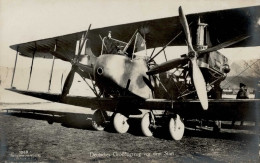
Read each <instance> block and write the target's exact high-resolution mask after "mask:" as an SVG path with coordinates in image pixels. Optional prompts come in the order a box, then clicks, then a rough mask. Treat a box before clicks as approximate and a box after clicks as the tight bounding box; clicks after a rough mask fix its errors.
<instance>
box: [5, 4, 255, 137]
mask: <svg viewBox="0 0 260 163" xmlns="http://www.w3.org/2000/svg"><path fill="white" fill-rule="evenodd" d="M259 20H260V6H253V7H246V8H237V9H228V10H219V11H212V12H203V13H197V14H189V15H187V16H186V15H185V14H184V12H183V10H182V8H181V7H179V16H174V17H167V18H162V19H154V20H146V21H141V22H134V23H129V24H122V25H115V26H109V27H103V28H96V29H91V25H90V26H89V28H88V30H87V31H82V32H77V33H73V34H68V35H63V36H57V37H53V38H47V39H43V40H36V41H31V42H27V43H21V44H16V45H12V46H10V47H11V49H13V50H16V51H17V54H16V61H17V56H18V55H21V56H25V57H30V58H32V64H31V69H30V77H29V83H28V88H29V85H30V78H31V73H32V70H33V61H34V58H35V57H42V58H46V59H53V64H54V60H55V59H61V60H63V61H66V62H70V63H71V70H70V72H69V74H68V76H67V78H66V80H65V83H64V86H63V89H62V92H61V94H53V93H50V92H35V91H30V90H28V89H27V90H18V89H15V88H11V89H10V90H12V91H15V92H18V93H22V94H25V95H30V96H34V97H39V98H43V99H47V100H50V101H55V102H61V103H66V104H71V105H77V106H84V107H88V108H91V109H94V110H96V111H95V113H94V115H93V118H92V125H93V127H94V128H95V129H96V130H103V129H104V127H105V125H106V124H107V122H111V123H112V124H113V126H114V128H115V130H116V131H117V132H118V133H126V132H127V131H128V129H129V124H128V122H127V121H128V118H129V116H130V115H136V114H142V112H141V111H140V109H146V110H149V112H147V113H146V114H144V116H143V118H142V120H141V129H142V132H143V134H144V135H145V136H152V135H153V132H154V128H156V127H157V126H165V127H166V128H168V130H169V133H170V135H171V137H172V138H173V139H174V140H180V139H181V138H182V137H183V134H184V128H185V127H184V122H183V119H185V120H186V119H210V120H233V118H234V117H235V118H236V119H237V120H239V119H243V120H253V121H258V117H259V113H258V109H257V108H259V103H260V101H259V100H256V99H246V100H234V99H233V100H232V99H221V88H220V83H221V82H222V81H223V80H224V79H225V77H226V75H227V73H228V72H229V71H230V67H229V65H228V59H227V58H226V57H225V56H224V55H223V54H221V53H220V52H219V51H218V50H219V49H222V48H235V47H248V46H259V45H260V39H259V38H260V37H259V36H260V25H259ZM169 46H187V47H188V52H187V54H180V57H179V58H175V59H171V60H167V57H166V54H165V49H166V48H167V47H169ZM158 47H160V48H161V49H160V50H159V51H158V52H157V53H155V49H156V48H158ZM149 49H150V51H151V54H147V51H148V50H149ZM158 55H165V59H166V61H165V62H163V63H156V61H155V58H156V57H157V56H158ZM169 55H171V54H169ZM246 55H250V54H246ZM16 61H15V65H16ZM52 72H53V66H52V71H51V75H50V80H49V88H50V85H51V81H52ZM75 73H78V74H79V75H80V76H81V77H82V78H83V79H84V80H85V81H86V83H87V84H88V86H89V87H90V89H91V90H92V91H93V92H94V94H95V95H96V97H79V96H71V95H69V91H70V88H71V85H72V84H73V79H74V75H75ZM14 75H15V68H14V73H13V79H12V84H11V86H12V85H13V80H14ZM209 88H212V89H209ZM49 90H50V89H49ZM154 110H162V112H161V113H160V114H155V112H154ZM107 111H111V112H113V115H112V116H111V117H110V116H108V115H107Z"/></svg>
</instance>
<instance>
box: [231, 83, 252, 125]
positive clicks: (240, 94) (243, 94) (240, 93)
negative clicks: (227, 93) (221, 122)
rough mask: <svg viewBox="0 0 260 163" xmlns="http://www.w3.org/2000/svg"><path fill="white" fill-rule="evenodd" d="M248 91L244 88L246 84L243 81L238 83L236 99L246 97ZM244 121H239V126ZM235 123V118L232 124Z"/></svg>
mask: <svg viewBox="0 0 260 163" xmlns="http://www.w3.org/2000/svg"><path fill="white" fill-rule="evenodd" d="M248 98H249V97H248V92H247V89H246V85H245V84H244V83H240V89H239V91H238V92H237V97H236V99H248ZM243 124H244V121H241V123H240V126H243ZM234 125H235V120H233V121H232V126H234Z"/></svg>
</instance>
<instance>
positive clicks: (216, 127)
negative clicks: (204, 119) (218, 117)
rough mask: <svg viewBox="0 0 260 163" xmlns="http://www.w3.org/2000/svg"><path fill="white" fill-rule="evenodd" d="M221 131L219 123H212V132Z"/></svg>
mask: <svg viewBox="0 0 260 163" xmlns="http://www.w3.org/2000/svg"><path fill="white" fill-rule="evenodd" d="M220 130H221V121H214V124H213V132H216V133H218V132H220Z"/></svg>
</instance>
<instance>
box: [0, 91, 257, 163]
mask: <svg viewBox="0 0 260 163" xmlns="http://www.w3.org/2000/svg"><path fill="white" fill-rule="evenodd" d="M2 93H3V92H2ZM1 95H3V94H1ZM8 95H10V96H11V97H12V98H18V99H20V100H21V101H19V100H16V102H15V103H14V102H13V101H12V100H7V99H10V97H9V98H7V96H8ZM5 98H6V99H5ZM0 102H1V103H0V104H1V106H0V107H1V109H2V111H0V138H1V142H0V145H1V148H0V162H2V161H10V162H12V161H19V162H25V161H29V162H37V161H40V162H51V161H57V162H61V161H67V162H111V161H112V162H122V161H124V162H219V161H220V162H221V161H224V162H258V158H259V149H258V148H259V143H258V138H259V136H258V134H256V131H255V130H253V126H252V125H251V124H250V123H246V125H247V126H245V127H242V128H240V127H238V126H237V128H239V129H238V130H235V129H229V127H230V126H229V125H228V124H229V123H228V122H227V123H226V125H224V126H223V127H224V129H223V130H222V132H221V133H220V134H215V133H213V132H210V131H207V130H196V131H195V130H193V129H191V128H186V130H185V135H184V137H183V139H182V140H181V141H173V140H170V139H169V137H168V136H167V135H168V133H167V132H166V131H165V130H163V129H158V130H157V132H156V133H155V136H154V137H144V136H142V134H141V131H140V125H139V124H140V119H139V118H132V119H130V121H129V123H130V125H131V128H130V130H129V132H128V133H126V134H117V133H115V132H114V131H113V129H112V128H110V127H108V129H107V130H106V131H94V130H92V127H91V123H90V122H91V121H90V119H91V115H92V114H91V113H93V111H91V110H90V109H83V108H78V107H72V106H68V105H59V104H56V103H49V102H46V101H41V100H38V101H37V100H36V101H35V99H31V98H28V97H26V96H25V97H22V95H16V94H13V93H10V92H6V91H5V97H4V98H1V101H0ZM13 108H16V109H18V108H19V109H39V110H43V109H46V108H48V109H49V110H56V111H57V110H63V109H64V110H67V111H68V112H70V111H71V112H74V110H77V111H78V113H77V114H69V115H68V116H56V117H54V118H53V117H51V116H49V115H38V114H31V113H30V114H28V113H22V114H21V113H20V112H9V113H6V111H4V110H3V109H13ZM70 109H71V110H70ZM64 110H63V111H64ZM50 118H53V119H52V120H54V123H53V124H49V123H48V120H50Z"/></svg>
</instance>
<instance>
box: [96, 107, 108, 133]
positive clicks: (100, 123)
mask: <svg viewBox="0 0 260 163" xmlns="http://www.w3.org/2000/svg"><path fill="white" fill-rule="evenodd" d="M107 119H108V115H107V113H106V112H105V111H102V110H100V109H98V110H96V111H95V113H94V114H93V117H92V127H93V128H94V129H95V130H97V131H102V130H104V128H105V125H106V121H107Z"/></svg>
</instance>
